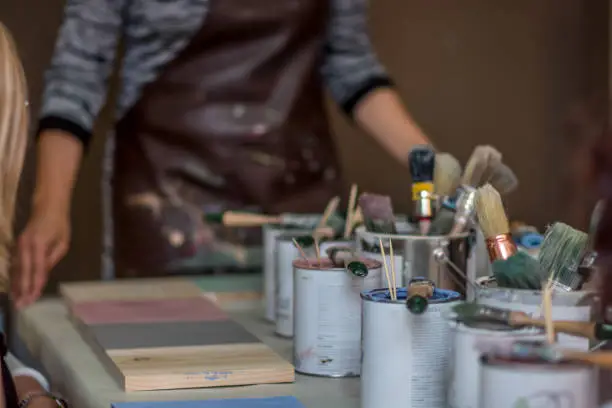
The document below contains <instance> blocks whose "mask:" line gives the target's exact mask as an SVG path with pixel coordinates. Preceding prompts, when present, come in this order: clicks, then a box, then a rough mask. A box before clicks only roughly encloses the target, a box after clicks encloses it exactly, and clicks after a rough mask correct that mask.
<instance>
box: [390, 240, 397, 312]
mask: <svg viewBox="0 0 612 408" xmlns="http://www.w3.org/2000/svg"><path fill="white" fill-rule="evenodd" d="M389 262H391V281H392V284H393V297H394V298H395V299H394V300H397V285H396V282H395V257H394V256H393V241H391V238H389Z"/></svg>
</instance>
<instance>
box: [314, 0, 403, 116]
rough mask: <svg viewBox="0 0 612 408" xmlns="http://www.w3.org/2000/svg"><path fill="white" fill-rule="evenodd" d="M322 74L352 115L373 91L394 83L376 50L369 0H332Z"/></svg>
mask: <svg viewBox="0 0 612 408" xmlns="http://www.w3.org/2000/svg"><path fill="white" fill-rule="evenodd" d="M322 75H323V78H324V80H325V82H326V84H327V87H328V88H329V90H330V92H331V95H332V97H333V98H334V99H335V100H336V102H337V103H338V104H339V105H340V106H341V107H342V108H343V110H344V111H345V112H346V113H347V114H349V115H352V113H353V110H354V108H355V106H356V105H357V104H358V103H359V101H360V100H361V98H363V97H364V96H365V95H367V94H368V93H369V92H370V91H372V90H373V89H376V88H379V87H389V86H392V83H391V80H390V78H389V76H388V75H387V73H386V72H385V69H384V68H383V66H382V65H381V64H380V62H379V61H378V58H377V56H376V54H375V53H374V51H373V50H372V44H371V42H370V38H369V35H368V0H332V11H331V20H330V23H329V28H328V38H327V44H326V47H325V58H324V61H323V66H322Z"/></svg>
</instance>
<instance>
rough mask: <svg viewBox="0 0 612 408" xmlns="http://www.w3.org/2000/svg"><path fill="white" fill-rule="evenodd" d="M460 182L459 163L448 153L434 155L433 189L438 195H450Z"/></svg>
mask: <svg viewBox="0 0 612 408" xmlns="http://www.w3.org/2000/svg"><path fill="white" fill-rule="evenodd" d="M460 182H461V164H459V161H458V160H457V159H456V158H454V157H453V156H452V155H450V154H448V153H440V154H437V155H436V165H435V169H434V189H435V190H434V191H435V193H436V194H437V195H439V196H450V195H452V194H453V193H454V192H455V190H456V189H457V187H459V183H460Z"/></svg>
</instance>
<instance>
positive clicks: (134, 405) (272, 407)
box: [111, 397, 304, 408]
mask: <svg viewBox="0 0 612 408" xmlns="http://www.w3.org/2000/svg"><path fill="white" fill-rule="evenodd" d="M111 408H304V405H302V403H301V402H300V401H298V399H297V398H295V397H272V398H237V399H220V400H206V401H156V402H120V403H116V404H112V405H111Z"/></svg>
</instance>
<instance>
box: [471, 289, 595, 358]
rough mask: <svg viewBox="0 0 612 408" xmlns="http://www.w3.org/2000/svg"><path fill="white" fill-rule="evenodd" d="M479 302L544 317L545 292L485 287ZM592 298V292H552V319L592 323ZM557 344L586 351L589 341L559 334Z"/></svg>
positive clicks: (479, 292) (478, 296) (478, 295)
mask: <svg viewBox="0 0 612 408" xmlns="http://www.w3.org/2000/svg"><path fill="white" fill-rule="evenodd" d="M476 301H477V302H478V303H482V304H485V305H488V306H493V307H498V308H502V309H509V310H514V311H520V312H524V313H527V314H529V315H530V316H533V317H542V316H543V315H542V310H541V309H542V307H541V305H542V292H541V291H537V290H523V289H508V288H483V289H479V290H478V293H477V299H476ZM591 310H592V296H591V293H589V292H583V291H576V292H553V294H552V318H553V319H554V320H571V321H578V322H588V321H590V320H591ZM558 343H559V344H560V345H562V346H563V347H566V348H572V349H577V350H583V351H587V350H588V349H589V340H588V339H585V338H582V337H577V336H572V335H569V334H563V333H561V334H559V335H558Z"/></svg>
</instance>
